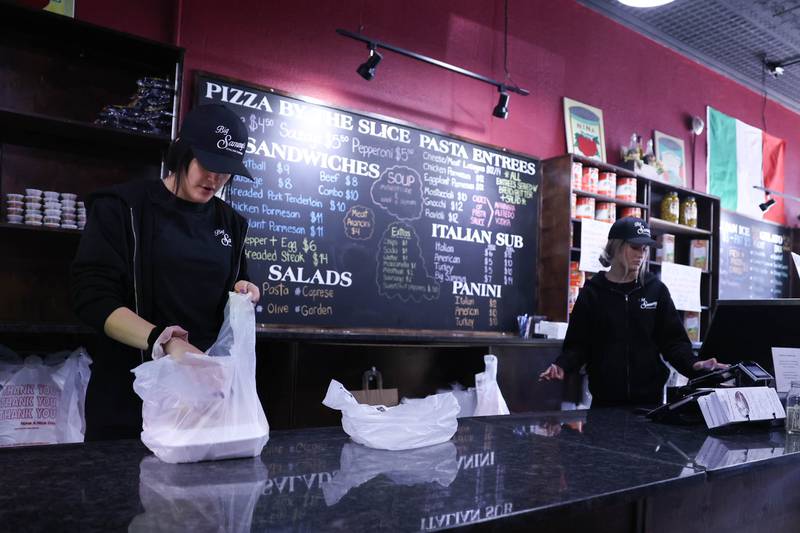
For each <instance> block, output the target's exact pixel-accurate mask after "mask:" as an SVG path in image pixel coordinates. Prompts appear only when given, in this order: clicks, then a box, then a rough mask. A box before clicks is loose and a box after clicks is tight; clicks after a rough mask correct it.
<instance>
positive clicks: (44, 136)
mask: <svg viewBox="0 0 800 533" xmlns="http://www.w3.org/2000/svg"><path fill="white" fill-rule="evenodd" d="M183 55H184V51H183V49H181V48H178V47H175V46H171V45H167V44H163V43H158V42H154V41H149V40H146V39H141V38H139V37H136V36H133V35H128V34H123V33H120V32H116V31H113V30H109V29H107V28H102V27H99V26H95V25H92V24H87V23H84V22H80V21H76V20H74V19H71V18H68V17H63V16H59V15H55V14H52V13H48V12H44V11H41V10H34V9H29V8H26V7H22V6H18V5H14V4H12V3H8V2H3V3H0V56H2V57H3V64H4V67H3V76H4V78H6V83H3V84H0V247H1V248H2V250H3V251H4V253H3V267H4V268H3V273H2V276H0V332H3V333H5V334H6V335H7V336H8V335H16V336H17V337H18V336H19V335H30V336H35V335H42V334H65V335H71V334H87V333H88V332H89V330H88V329H87V328H85V327H83V326H80V325H79V324H78V321H77V319H76V318H75V317H74V315H73V313H72V311H71V305H70V298H69V290H68V287H69V265H70V263H71V261H72V259H73V257H74V255H75V251H76V250H77V245H78V242H79V237H80V235H81V232H80V231H79V230H69V229H61V228H48V227H45V226H28V225H25V224H10V223H8V222H7V202H6V200H7V197H6V194H8V193H24V191H25V189H26V188H35V189H41V190H52V191H58V192H73V193H76V194H77V195H78V199H79V200H80V199H82V198H85V196H86V195H87V194H88V193H90V192H91V191H94V190H96V189H99V188H102V187H106V186H110V185H113V184H117V183H123V182H126V181H129V180H132V179H156V178H158V177H160V175H161V169H162V160H163V157H164V154H165V152H166V149H167V148H168V146H169V143H170V138H171V134H174V131H175V129H176V128H175V127H176V123H175V120H173V125H172V131H171V132H166V133H165V134H163V135H155V134H148V133H139V132H133V131H128V130H121V129H114V128H110V127H107V126H103V125H98V124H95V123H94V122H95V119H96V118H97V117H98V115H99V112H100V111H101V110H102V108H103V107H104V106H105V105H110V104H117V105H124V104H127V103H128V102H129V101H130V100H131V97H132V96H133V95H134V94H135V93H136V90H137V83H136V82H137V80H138V79H140V78H143V77H158V78H168V79H170V80H173V82H174V88H175V93H174V96H173V101H172V108H173V110H176V109H178V108H179V105H180V102H179V95H180V88H181V76H182V72H183ZM43 342H44V340H43Z"/></svg>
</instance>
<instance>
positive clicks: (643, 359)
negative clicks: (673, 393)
mask: <svg viewBox="0 0 800 533" xmlns="http://www.w3.org/2000/svg"><path fill="white" fill-rule="evenodd" d="M659 353H660V354H661V355H663V357H664V359H665V360H666V361H668V362H669V363H670V364H671V365H672V366H673V367H675V369H676V370H677V371H678V372H680V373H681V374H683V375H685V376H687V377H692V376H695V375H696V374H697V372H695V371H694V370H693V369H692V364H693V363H694V362H695V361H696V358H695V357H694V354H693V353H692V344H691V342H690V341H689V337H688V336H687V334H686V330H685V329H684V327H683V323H682V322H681V319H680V315H678V312H677V310H676V309H675V304H674V303H673V302H672V297H671V296H670V294H669V290H668V289H667V287H666V285H664V284H663V283H661V281H660V280H659V279H658V278H656V276H654V275H652V274H649V273H648V274H647V275H646V277H645V280H644V284H643V285H640V284H639V283H636V285H635V286H634V287H633V289H630V285H628V292H627V293H626V292H623V290H621V286H620V284H617V283H612V282H610V281H608V279H606V276H605V273H604V272H600V273H598V274H596V275H595V276H593V277H592V278H591V279H590V280H589V281H588V282H587V283H586V285H585V286H584V288H583V289H582V290H581V291H580V293H579V295H578V299H577V301H576V302H575V306H574V307H573V310H572V314H571V315H570V320H569V327H568V329H567V335H566V338H565V339H564V347H563V351H562V353H561V356H559V357H558V359H556V364H557V365H558V366H560V367H561V368H563V369H564V371H565V372H575V371H577V370H579V369H580V368H581V366H583V365H584V364H585V365H586V372H587V374H588V376H589V390H590V392H591V393H592V405H594V406H602V405H615V404H642V405H643V404H659V403H661V401H662V391H663V388H664V384H665V383H666V381H667V378H668V377H669V370H668V369H667V367H666V366H665V365H664V363H663V362H662V361H661V359H660V357H659Z"/></svg>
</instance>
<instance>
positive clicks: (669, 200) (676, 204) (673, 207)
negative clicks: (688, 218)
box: [661, 191, 681, 224]
mask: <svg viewBox="0 0 800 533" xmlns="http://www.w3.org/2000/svg"><path fill="white" fill-rule="evenodd" d="M680 204H681V202H680V200H679V199H678V193H676V192H675V191H672V192H668V193H667V194H665V195H664V199H663V200H661V218H662V219H663V220H666V221H667V222H674V223H675V224H677V223H678V220H679V219H680V210H681V205H680Z"/></svg>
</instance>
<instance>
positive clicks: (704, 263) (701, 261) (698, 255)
mask: <svg viewBox="0 0 800 533" xmlns="http://www.w3.org/2000/svg"><path fill="white" fill-rule="evenodd" d="M689 266H693V267H695V268H699V269H700V270H702V271H704V272H706V271H707V270H708V241H706V240H700V239H693V240H692V241H691V242H689Z"/></svg>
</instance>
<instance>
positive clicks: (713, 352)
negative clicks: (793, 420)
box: [647, 299, 800, 423]
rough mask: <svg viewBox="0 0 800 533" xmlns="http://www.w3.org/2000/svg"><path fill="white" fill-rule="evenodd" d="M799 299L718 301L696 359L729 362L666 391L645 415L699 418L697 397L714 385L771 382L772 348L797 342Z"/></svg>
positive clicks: (676, 419) (668, 418)
mask: <svg viewBox="0 0 800 533" xmlns="http://www.w3.org/2000/svg"><path fill="white" fill-rule="evenodd" d="M799 327H800V299H777V300H719V301H718V302H717V307H716V309H715V311H714V314H713V316H712V318H711V323H710V325H709V328H708V333H707V334H706V337H705V340H704V342H703V345H702V347H701V348H700V359H709V358H711V357H716V358H717V360H718V361H720V362H723V363H728V364H730V365H731V366H730V367H729V368H726V369H722V370H717V371H714V372H710V373H708V374H704V375H702V376H699V377H696V378H694V379H692V380H690V381H689V382H688V383H687V384H686V385H685V386H683V387H673V388H670V389H668V390H667V402H668V403H666V404H665V405H662V406H660V407H658V408H656V409H653V410H652V411H650V412H649V413H648V414H647V416H648V418H650V419H652V420H656V421H660V422H668V423H697V422H700V421H702V416H701V413H700V409H699V407H698V405H697V398H699V397H700V396H703V395H706V394H709V393H710V392H711V389H712V388H722V387H764V386H766V387H774V384H775V381H774V378H773V376H772V374H771V372H774V368H773V364H772V347H773V346H782V347H800V332H799V331H798V328H799Z"/></svg>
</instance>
